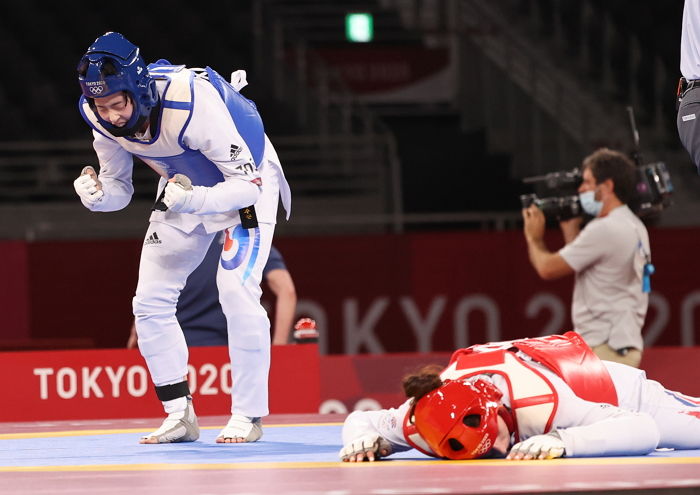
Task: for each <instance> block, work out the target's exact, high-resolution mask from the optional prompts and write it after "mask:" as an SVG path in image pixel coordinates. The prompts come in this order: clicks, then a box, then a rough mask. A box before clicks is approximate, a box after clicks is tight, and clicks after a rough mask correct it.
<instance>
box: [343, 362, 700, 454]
mask: <svg viewBox="0 0 700 495" xmlns="http://www.w3.org/2000/svg"><path fill="white" fill-rule="evenodd" d="M515 355H516V356H517V357H518V358H520V360H522V361H523V362H525V363H526V364H527V365H528V367H529V368H531V369H534V370H535V371H536V372H538V374H540V375H541V376H542V377H544V379H545V381H548V382H549V384H551V387H553V389H554V392H555V393H554V394H553V395H554V396H555V397H558V399H557V401H558V404H557V405H556V407H551V404H550V405H549V406H550V407H549V408H548V407H547V406H548V405H547V404H544V405H543V404H540V405H537V406H533V409H536V408H541V410H539V411H536V412H535V414H533V415H531V417H529V418H528V417H526V416H522V417H519V421H518V433H519V437H520V438H519V439H520V440H521V441H522V440H525V439H527V438H529V437H531V436H534V435H541V434H544V433H548V432H550V431H554V430H556V431H557V432H558V433H559V435H560V436H561V438H562V440H563V441H564V444H565V448H566V455H567V456H568V457H577V456H578V457H580V456H611V455H644V454H648V453H650V452H652V451H653V450H654V449H656V448H662V447H666V448H675V449H698V448H700V400H699V399H697V398H693V397H688V396H685V395H683V394H680V393H677V392H673V391H670V390H666V389H665V388H664V387H662V386H661V385H660V384H659V383H658V382H656V381H653V380H648V379H647V378H646V374H645V373H644V371H642V370H639V369H637V368H632V367H630V366H626V365H624V364H619V363H614V362H609V361H603V364H604V366H605V369H607V371H608V373H609V375H610V378H611V379H612V383H613V384H614V387H615V391H616V392H617V401H618V406H613V405H610V404H607V403H601V402H591V401H588V400H584V399H582V398H580V397H578V396H577V395H576V394H575V393H574V391H573V390H572V388H571V387H570V386H569V385H568V384H567V383H566V382H565V381H564V380H563V379H562V378H560V376H558V375H557V374H556V373H554V372H552V370H550V369H549V368H548V367H546V366H543V365H542V364H540V363H538V362H535V361H533V360H532V358H530V357H529V356H528V355H527V354H525V353H524V352H522V351H518V352H517V353H515ZM513 362H515V361H513ZM459 371H460V370H457V372H455V369H454V366H452V365H451V366H449V367H448V368H446V370H445V371H443V373H442V375H441V376H442V378H443V379H445V378H452V379H457V378H459V377H460V373H459ZM517 373H519V374H522V373H527V372H526V371H524V368H523V370H519V371H518V372H517ZM464 374H465V375H467V376H469V377H474V376H476V377H480V378H485V379H487V380H489V381H491V382H492V383H493V384H494V385H496V387H498V389H499V390H500V391H501V392H503V398H502V401H503V403H504V404H505V405H506V406H508V407H510V406H511V396H510V391H509V388H510V387H509V386H508V380H507V379H506V377H505V376H504V375H503V374H497V373H488V374H476V375H475V374H474V369H470V370H465V373H464ZM506 374H507V373H506ZM511 378H512V377H511ZM518 386H519V385H518V383H516V380H511V387H512V390H513V393H514V394H520V395H521V396H522V395H525V396H526V395H528V392H527V391H525V392H523V391H522V390H518ZM526 386H527V385H526ZM548 386H549V385H548ZM533 395H534V394H533ZM410 413H411V400H407V401H406V402H404V403H403V404H402V405H401V406H399V407H398V408H395V409H394V408H392V409H384V410H380V411H355V412H353V413H351V414H350V415H349V416H348V417H347V419H346V420H345V423H344V425H343V432H342V437H343V444H344V445H348V444H350V443H351V442H352V441H353V440H355V439H358V438H360V437H363V436H365V435H373V434H376V435H379V436H381V437H383V438H384V439H386V440H387V441H388V442H389V443H390V444H391V445H392V447H393V451H394V452H401V451H405V450H409V449H411V448H412V445H411V443H410V442H409V441H408V440H407V438H406V431H405V429H404V425H405V420H406V418H407V415H408V414H410ZM547 423H549V425H547ZM512 441H513V439H511V442H512ZM413 443H414V444H417V446H418V445H420V443H419V441H418V439H416V438H413ZM511 444H512V443H511ZM419 448H420V447H419ZM420 450H424V451H425V453H430V450H429V447H428V446H427V445H425V444H423V448H422V449H420Z"/></svg>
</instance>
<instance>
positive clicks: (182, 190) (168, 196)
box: [163, 174, 202, 213]
mask: <svg viewBox="0 0 700 495" xmlns="http://www.w3.org/2000/svg"><path fill="white" fill-rule="evenodd" d="M193 198H194V191H193V189H192V182H191V181H190V179H189V178H187V177H186V176H184V175H181V174H176V175H175V177H173V178H172V179H170V180H169V181H168V184H167V185H166V186H165V196H163V203H165V206H167V207H168V209H169V210H172V211H174V212H177V213H195V212H196V211H197V210H198V209H199V208H201V206H202V205H201V204H200V205H199V206H196V205H195V204H194V203H195V201H193ZM200 203H201V201H200Z"/></svg>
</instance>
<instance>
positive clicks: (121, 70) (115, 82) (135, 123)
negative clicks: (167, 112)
mask: <svg viewBox="0 0 700 495" xmlns="http://www.w3.org/2000/svg"><path fill="white" fill-rule="evenodd" d="M78 80H79V81H80V88H81V89H82V92H83V95H84V96H85V97H86V98H88V99H89V100H88V101H90V102H92V98H100V97H102V96H108V95H111V94H113V93H116V92H119V91H125V92H126V93H127V94H128V96H129V98H131V101H132V103H133V106H134V112H133V114H132V115H131V118H130V119H129V121H128V122H127V123H126V125H124V126H123V127H116V126H114V125H112V124H111V123H110V122H108V121H106V120H104V119H102V118H101V117H100V115H99V114H98V113H97V111H96V110H95V108H94V105H92V104H91V105H90V107H91V108H92V110H93V112H95V116H96V117H97V120H98V121H99V122H100V124H102V126H103V127H104V128H105V129H107V130H108V131H109V132H110V133H111V134H113V135H114V136H118V137H121V136H130V135H133V134H134V133H136V132H137V131H138V130H139V129H140V127H141V126H142V125H143V123H144V122H145V121H146V119H147V118H148V116H149V114H150V112H151V110H152V109H153V107H154V106H156V104H157V103H158V92H157V91H156V82H155V80H154V79H153V78H152V77H151V76H150V75H149V74H148V69H147V68H146V63H145V62H144V60H143V58H142V57H141V55H140V54H139V47H138V46H136V45H134V44H133V43H131V42H130V41H129V40H127V39H126V38H124V36H122V35H121V34H119V33H112V32H110V33H105V34H104V35H102V36H100V37H99V38H97V39H96V40H95V42H94V43H93V44H92V45H90V48H88V50H87V52H86V53H85V55H84V56H83V58H82V59H81V60H80V64H78Z"/></svg>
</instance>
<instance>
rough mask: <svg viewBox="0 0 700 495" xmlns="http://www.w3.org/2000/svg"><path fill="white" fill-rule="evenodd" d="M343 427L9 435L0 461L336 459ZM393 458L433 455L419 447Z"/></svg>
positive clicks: (63, 463) (2, 445)
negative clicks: (155, 439) (226, 438)
mask: <svg viewBox="0 0 700 495" xmlns="http://www.w3.org/2000/svg"><path fill="white" fill-rule="evenodd" d="M340 429H341V427H340V426H339V425H338V426H335V425H330V426H329V425H314V426H277V427H276V426H267V427H265V434H264V436H263V438H262V440H260V441H259V442H255V443H247V444H238V445H228V444H217V443H216V440H215V439H216V435H217V434H218V433H219V429H218V428H216V429H203V430H202V431H201V437H200V439H199V440H198V441H196V442H192V443H181V444H156V445H141V444H139V443H138V440H139V437H140V436H141V434H140V433H113V434H100V435H80V436H61V437H50V436H47V437H46V438H22V439H9V440H0V466H12V467H15V466H77V465H96V464H100V465H102V464H109V465H114V464H117V465H124V464H161V463H169V464H219V463H252V462H337V461H338V460H339V459H338V451H339V450H340V448H341V444H340V438H341V437H340ZM143 433H144V434H146V433H149V431H146V430H144V432H143ZM391 458H392V459H429V457H427V456H424V455H423V454H421V453H420V452H417V451H415V450H412V451H408V452H403V453H399V454H395V455H392V456H391Z"/></svg>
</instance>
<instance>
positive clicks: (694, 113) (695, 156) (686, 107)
mask: <svg viewBox="0 0 700 495" xmlns="http://www.w3.org/2000/svg"><path fill="white" fill-rule="evenodd" d="M699 120H700V87H694V88H691V89H689V90H688V91H686V92H685V94H684V95H683V97H682V98H681V101H680V105H679V106H678V116H677V117H676V126H677V127H678V136H679V137H680V138H681V143H683V147H684V148H685V149H686V151H687V152H688V154H689V155H690V158H691V159H692V160H693V163H694V164H695V167H696V168H697V169H698V173H700V123H699V122H698V121H699Z"/></svg>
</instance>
